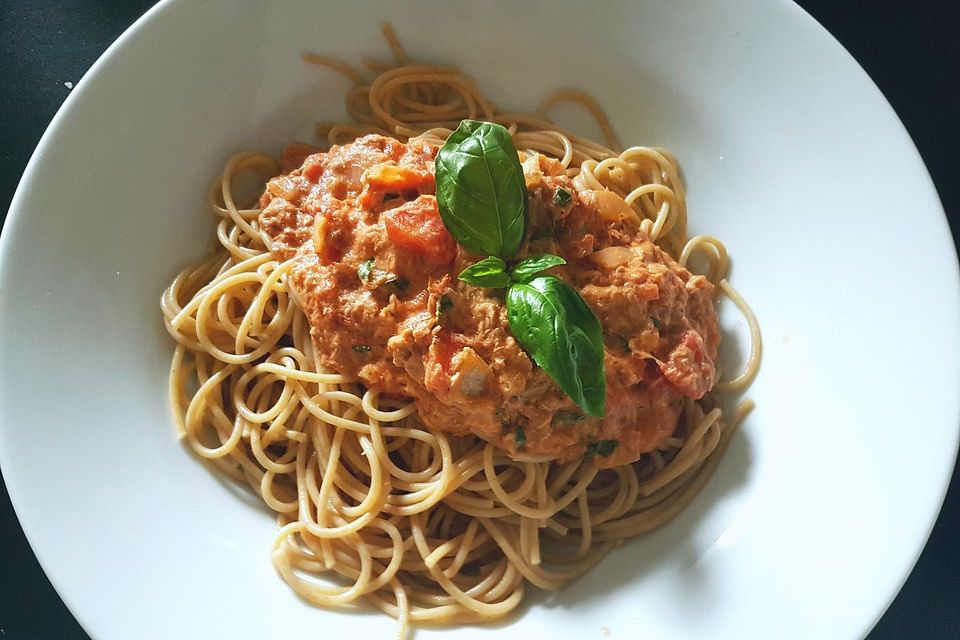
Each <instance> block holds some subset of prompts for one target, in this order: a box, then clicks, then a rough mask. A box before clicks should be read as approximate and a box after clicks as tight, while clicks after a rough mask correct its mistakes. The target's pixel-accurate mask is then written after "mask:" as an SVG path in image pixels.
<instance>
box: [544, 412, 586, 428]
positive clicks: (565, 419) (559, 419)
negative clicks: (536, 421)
mask: <svg viewBox="0 0 960 640" xmlns="http://www.w3.org/2000/svg"><path fill="white" fill-rule="evenodd" d="M586 417H587V416H585V415H584V414H582V413H580V412H579V411H557V412H556V413H555V414H553V420H552V421H551V422H550V426H551V427H569V426H570V425H572V424H575V423H577V422H580V421H581V420H585V419H586Z"/></svg>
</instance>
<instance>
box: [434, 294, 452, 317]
mask: <svg viewBox="0 0 960 640" xmlns="http://www.w3.org/2000/svg"><path fill="white" fill-rule="evenodd" d="M450 309H453V300H451V299H450V296H448V295H447V294H443V295H442V296H440V299H439V300H437V317H439V316H441V315H443V314H444V313H445V312H447V311H449V310H450Z"/></svg>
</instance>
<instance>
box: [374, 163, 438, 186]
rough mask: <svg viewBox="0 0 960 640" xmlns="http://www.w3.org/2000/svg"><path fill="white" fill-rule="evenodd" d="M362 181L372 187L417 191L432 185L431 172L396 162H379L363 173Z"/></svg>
mask: <svg viewBox="0 0 960 640" xmlns="http://www.w3.org/2000/svg"><path fill="white" fill-rule="evenodd" d="M363 181H364V182H366V183H367V184H368V185H370V187H371V188H373V189H382V190H384V191H409V190H413V191H417V190H419V189H421V188H429V187H432V186H433V174H432V173H430V172H429V171H422V170H420V169H413V168H411V167H404V166H401V165H396V164H379V165H377V166H375V167H372V168H371V169H369V170H368V171H367V172H366V174H364V176H363Z"/></svg>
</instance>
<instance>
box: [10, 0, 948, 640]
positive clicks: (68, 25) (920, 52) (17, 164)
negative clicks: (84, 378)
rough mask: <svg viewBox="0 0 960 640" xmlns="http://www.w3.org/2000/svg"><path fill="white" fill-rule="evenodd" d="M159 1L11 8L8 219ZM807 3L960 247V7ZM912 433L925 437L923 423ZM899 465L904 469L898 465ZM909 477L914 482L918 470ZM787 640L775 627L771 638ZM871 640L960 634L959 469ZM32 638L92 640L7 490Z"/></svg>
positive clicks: (14, 590) (14, 588)
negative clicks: (33, 167)
mask: <svg viewBox="0 0 960 640" xmlns="http://www.w3.org/2000/svg"><path fill="white" fill-rule="evenodd" d="M772 1H773V0H772ZM152 4H153V3H152V2H151V1H149V0H142V1H131V2H106V1H102V2H97V1H94V0H72V1H65V2H52V1H47V2H44V1H42V0H41V1H33V0H21V1H17V0H0V80H2V82H0V216H5V215H6V211H7V209H8V207H9V205H10V199H11V198H12V197H13V192H14V190H15V188H16V186H17V183H18V182H19V180H20V176H21V174H22V172H23V169H24V167H25V166H26V164H27V161H28V160H29V158H30V154H31V153H33V149H34V147H35V146H36V144H37V141H38V140H39V139H40V135H41V134H42V133H43V131H44V129H45V128H46V126H47V124H49V122H50V120H51V119H52V118H53V115H54V114H55V113H56V111H57V109H58V108H59V107H60V104H61V103H62V102H63V100H64V99H66V97H67V95H68V94H69V92H70V89H69V88H68V87H67V86H66V85H65V84H64V83H67V82H70V83H73V84H76V82H77V81H78V80H79V79H80V78H81V77H82V76H83V74H84V73H85V72H86V71H87V69H88V68H89V67H90V65H91V64H93V62H94V61H95V60H96V59H97V57H98V56H99V55H100V54H101V53H102V52H103V51H104V50H105V49H106V48H107V47H108V46H109V45H110V43H112V42H113V40H114V39H116V38H117V36H119V35H120V34H121V33H122V32H123V31H124V30H125V29H126V28H127V27H128V26H129V25H130V24H131V23H132V22H133V21H134V20H136V19H137V18H138V17H139V16H140V15H142V14H143V13H144V12H145V11H146V10H147V9H148V8H149V7H150V6H151V5H152ZM800 5H801V6H803V7H804V8H805V9H806V10H807V11H808V12H810V13H811V14H812V15H813V16H814V17H815V18H816V19H817V20H819V21H820V22H821V23H822V24H823V25H824V26H825V27H826V28H827V29H828V30H829V31H830V32H831V33H832V34H833V35H834V36H835V37H836V38H837V39H838V40H840V42H841V43H842V44H843V45H844V46H845V47H846V48H847V50H849V51H850V53H852V54H853V56H854V57H855V58H856V59H857V61H858V62H859V63H860V64H861V65H862V66H863V67H864V69H866V71H867V73H868V74H870V77H871V78H873V80H874V82H876V83H877V85H879V87H880V89H881V90H882V91H883V93H884V95H885V96H886V97H887V99H888V100H889V101H890V103H891V104H892V105H893V107H894V109H896V111H897V114H898V115H899V116H900V118H901V120H902V121H903V123H904V125H905V126H906V128H907V130H908V131H909V132H910V135H911V136H912V138H913V140H914V142H915V143H916V145H917V147H918V148H919V150H920V153H921V155H922V156H923V159H924V161H925V162H926V164H927V168H928V169H929V171H930V174H931V175H932V177H933V181H934V183H935V184H936V187H937V190H938V192H939V193H940V198H941V200H942V202H943V205H944V208H945V209H946V211H947V216H948V218H949V220H950V227H951V230H952V232H953V237H954V243H955V244H956V243H957V237H958V231H960V171H958V167H960V0H953V1H947V2H935V1H926V2H925V1H922V0H921V1H918V2H910V1H891V0H850V1H845V0H802V1H801V2H800ZM890 179H891V180H893V179H895V176H890ZM0 221H2V218H0ZM879 348H882V346H879ZM917 373H918V374H919V372H917ZM933 373H934V374H935V372H933ZM957 391H958V392H960V389H958V390H957ZM906 428H911V429H917V430H920V429H922V428H923V425H922V424H915V425H906ZM958 428H960V425H958ZM916 437H922V436H921V435H916ZM891 464H892V465H893V466H898V465H897V464H896V461H891ZM897 472H898V473H903V474H904V481H905V482H909V469H900V470H899V471H897ZM890 526H896V523H895V522H891V523H890ZM839 597H842V594H841V595H840V596H839ZM117 604H118V605H119V606H122V605H120V603H117ZM171 615H176V613H175V612H171ZM776 635H777V634H776V631H775V630H771V635H770V636H769V637H771V638H774V637H776ZM869 637H870V639H871V640H882V639H887V638H916V639H918V640H928V639H938V640H939V639H941V638H958V637H960V474H958V472H957V470H956V469H955V470H954V474H953V479H952V482H951V485H950V491H949V493H948V494H947V499H946V503H945V504H944V507H943V510H942V512H941V514H940V518H939V520H938V521H937V525H936V527H935V529H934V530H933V534H932V535H931V537H930V540H929V542H928V543H927V545H926V548H925V549H924V551H923V554H922V556H921V557H920V560H919V562H918V564H917V566H916V568H915V569H914V570H913V573H912V574H911V575H910V578H909V579H908V580H907V582H906V584H905V585H904V587H903V590H902V591H901V592H900V594H899V595H898V596H897V598H896V600H895V601H894V602H893V604H892V605H891V607H890V609H889V610H888V611H887V613H886V614H885V615H884V616H883V618H882V619H881V621H880V622H879V624H878V625H877V627H876V628H875V629H874V631H873V632H872V633H871V634H870V636H869ZM20 638H30V639H33V638H63V639H65V640H74V639H85V638H87V636H86V635H85V634H84V632H83V630H82V629H81V628H80V626H79V625H78V624H77V623H76V621H75V620H74V619H73V617H72V616H71V615H70V613H69V611H68V610H67V609H66V607H64V606H63V604H62V602H61V601H60V599H59V597H58V596H57V594H56V592H55V591H54V590H53V588H52V587H51V585H50V582H49V581H48V580H47V578H46V576H45V575H44V574H43V571H42V570H41V569H40V566H39V565H38V564H37V561H36V558H35V557H34V555H33V553H32V552H31V550H30V547H29V546H28V544H27V542H26V540H25V538H24V536H23V532H22V531H21V529H20V525H19V523H18V522H17V519H16V516H15V514H14V512H13V509H12V507H11V505H10V499H9V497H8V496H7V493H6V488H5V487H3V489H2V491H0V640H7V639H20Z"/></svg>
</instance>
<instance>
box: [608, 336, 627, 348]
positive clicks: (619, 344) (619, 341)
mask: <svg viewBox="0 0 960 640" xmlns="http://www.w3.org/2000/svg"><path fill="white" fill-rule="evenodd" d="M606 335H607V339H608V340H609V342H610V348H611V349H617V350H618V351H624V352H627V351H630V343H629V342H627V339H626V338H624V337H623V336H621V335H620V334H619V333H608V334H606Z"/></svg>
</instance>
